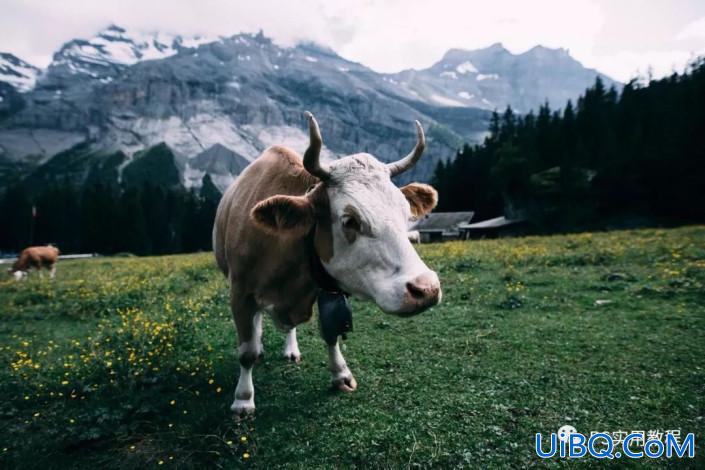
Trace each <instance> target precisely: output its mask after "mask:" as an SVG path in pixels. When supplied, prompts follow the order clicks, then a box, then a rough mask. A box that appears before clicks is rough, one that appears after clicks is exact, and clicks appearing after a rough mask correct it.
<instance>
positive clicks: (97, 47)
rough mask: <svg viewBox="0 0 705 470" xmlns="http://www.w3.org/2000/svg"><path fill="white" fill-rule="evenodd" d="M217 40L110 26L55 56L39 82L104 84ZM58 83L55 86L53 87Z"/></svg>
mask: <svg viewBox="0 0 705 470" xmlns="http://www.w3.org/2000/svg"><path fill="white" fill-rule="evenodd" d="M216 40H218V38H217V37H209V36H194V37H182V36H178V35H173V34H165V33H160V32H150V33H145V32H140V31H130V30H126V29H125V28H122V27H120V26H116V25H111V26H109V27H107V28H105V29H104V30H102V31H100V32H99V33H98V34H96V35H95V36H94V37H92V38H90V39H74V40H72V41H69V42H67V43H66V44H64V45H63V46H62V47H61V48H60V49H59V50H58V51H57V52H56V53H55V54H54V57H53V59H52V62H51V64H50V65H49V67H48V69H47V73H46V74H45V76H44V77H42V80H43V81H45V82H46V83H47V84H49V85H56V84H58V83H61V82H63V81H65V80H70V79H71V76H75V75H83V76H86V77H89V78H92V79H96V80H100V81H102V82H103V83H107V82H109V81H110V80H112V79H113V78H114V76H115V75H116V74H117V73H119V72H120V71H121V70H122V69H124V68H125V67H127V66H130V65H134V64H136V63H137V62H141V61H144V60H158V59H164V58H166V57H170V56H172V55H174V54H177V53H178V52H179V51H180V50H183V49H192V48H195V47H198V46H199V45H201V44H205V43H207V42H212V41H216ZM57 82H58V83H57Z"/></svg>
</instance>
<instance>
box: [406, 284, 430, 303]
mask: <svg viewBox="0 0 705 470" xmlns="http://www.w3.org/2000/svg"><path fill="white" fill-rule="evenodd" d="M406 290H408V291H409V294H411V297H413V298H414V299H423V298H424V297H425V296H426V294H425V292H424V290H423V289H421V288H420V287H418V286H415V285H414V284H412V283H411V282H407V283H406Z"/></svg>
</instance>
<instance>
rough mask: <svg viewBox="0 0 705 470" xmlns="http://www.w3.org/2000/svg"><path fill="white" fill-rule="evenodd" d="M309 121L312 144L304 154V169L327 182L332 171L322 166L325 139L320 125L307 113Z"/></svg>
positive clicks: (310, 143)
mask: <svg viewBox="0 0 705 470" xmlns="http://www.w3.org/2000/svg"><path fill="white" fill-rule="evenodd" d="M304 114H305V115H306V118H307V119H308V132H309V138H310V142H309V144H308V148H307V149H306V152H305V153H304V168H306V171H308V172H309V173H311V174H312V175H313V176H316V177H318V178H319V179H320V180H321V181H326V180H327V179H329V178H330V171H328V168H326V167H325V166H324V165H321V161H320V157H321V147H322V146H323V139H322V138H321V130H320V129H319V128H318V123H317V122H316V118H314V117H313V114H311V113H310V112H308V111H306V112H305V113H304Z"/></svg>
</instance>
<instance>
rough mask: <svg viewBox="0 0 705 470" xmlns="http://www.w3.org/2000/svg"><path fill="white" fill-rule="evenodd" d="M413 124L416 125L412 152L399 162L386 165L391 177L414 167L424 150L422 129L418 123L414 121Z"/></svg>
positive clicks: (424, 140)
mask: <svg viewBox="0 0 705 470" xmlns="http://www.w3.org/2000/svg"><path fill="white" fill-rule="evenodd" d="M414 124H416V146H415V147H414V150H412V151H411V153H410V154H409V155H407V156H406V157H404V158H402V159H401V160H397V161H396V162H393V163H389V164H387V168H388V169H389V173H390V174H391V175H392V176H396V175H399V174H401V173H404V172H405V171H406V170H408V169H409V168H411V167H412V166H414V165H416V162H418V161H419V158H421V154H422V153H423V151H424V149H425V148H426V137H425V136H424V133H423V127H421V123H420V122H419V121H414Z"/></svg>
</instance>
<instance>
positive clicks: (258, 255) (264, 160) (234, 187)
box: [213, 146, 318, 291]
mask: <svg viewBox="0 0 705 470" xmlns="http://www.w3.org/2000/svg"><path fill="white" fill-rule="evenodd" d="M317 181H318V180H317V179H316V178H314V177H313V176H311V175H310V174H309V173H308V172H307V171H306V170H305V169H304V167H303V163H302V160H301V157H300V156H299V155H298V154H297V153H296V152H294V151H292V150H289V149H287V148H284V147H279V146H274V147H270V148H268V149H267V150H265V151H264V152H263V153H262V155H261V156H260V157H259V158H257V159H256V160H255V161H254V162H252V163H251V164H250V165H249V166H248V167H247V168H246V169H245V170H244V171H243V172H242V173H241V174H240V175H239V176H238V177H237V179H236V180H235V181H234V182H233V183H232V184H231V185H230V187H229V188H228V189H227V190H226V191H225V194H224V195H223V198H222V199H221V201H220V204H219V205H218V210H217V212H216V217H215V224H214V226H213V251H214V254H215V259H216V262H217V263H218V266H219V268H220V269H221V270H222V271H223V273H224V274H225V275H226V276H228V277H229V278H230V280H231V282H233V281H235V282H239V283H241V284H242V286H241V287H242V288H243V289H244V290H248V291H254V290H257V289H258V288H261V287H262V286H263V285H265V284H267V283H268V282H270V281H272V280H273V279H274V278H276V277H277V276H286V273H287V271H290V270H294V271H295V270H296V269H300V268H301V267H302V265H305V266H307V263H308V259H307V256H308V255H307V254H306V253H307V247H306V246H305V245H306V243H305V240H304V238H301V237H299V238H294V237H291V238H282V237H277V236H273V235H270V234H268V233H265V232H264V231H262V230H261V229H259V228H257V227H256V226H255V225H254V223H253V221H252V220H251V219H250V211H251V210H252V208H253V207H254V206H255V205H256V204H257V203H258V202H260V201H262V200H264V199H266V198H268V197H270V196H274V195H277V194H283V195H302V194H304V193H305V192H306V190H307V189H308V188H309V187H310V186H311V185H312V184H315V183H316V182H317Z"/></svg>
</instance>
